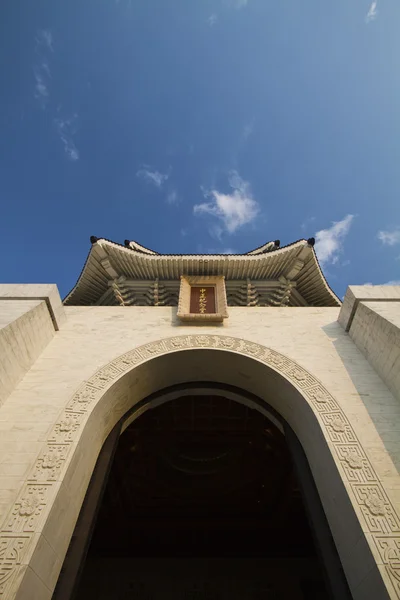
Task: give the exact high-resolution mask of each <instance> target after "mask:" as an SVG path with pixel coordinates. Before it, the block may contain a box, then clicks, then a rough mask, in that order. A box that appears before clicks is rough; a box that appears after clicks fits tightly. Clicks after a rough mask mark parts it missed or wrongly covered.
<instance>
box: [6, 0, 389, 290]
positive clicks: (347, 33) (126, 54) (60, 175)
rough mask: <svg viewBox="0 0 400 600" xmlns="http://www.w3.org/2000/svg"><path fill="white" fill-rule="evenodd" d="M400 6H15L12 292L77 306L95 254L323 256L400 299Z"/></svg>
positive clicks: (214, 0)
mask: <svg viewBox="0 0 400 600" xmlns="http://www.w3.org/2000/svg"><path fill="white" fill-rule="evenodd" d="M399 31H400V2H398V0H377V2H372V3H371V1H370V0H367V1H364V0H330V1H327V0H309V1H308V2H299V0H279V2H277V1H273V0H190V1H189V0H69V1H68V2H62V1H61V0H49V1H41V0H35V1H34V2H31V1H29V0H24V1H22V0H3V2H2V3H1V6H0V47H1V53H0V57H1V58H0V61H1V62H0V90H1V92H0V108H1V110H0V140H1V143H0V202H1V213H0V214H1V217H0V249H1V252H2V256H3V260H2V265H1V269H0V280H1V281H3V282H55V283H57V284H58V286H59V289H60V292H61V294H62V295H65V294H66V293H67V292H68V291H69V290H70V289H71V287H72V286H73V285H74V283H75V281H76V279H77V277H78V275H79V273H80V270H81V268H82V266H83V263H84V261H85V258H86V255H87V252H88V250H89V247H90V243H89V237H90V235H96V236H98V237H106V238H109V239H111V240H113V241H118V242H121V243H123V241H124V240H125V239H134V240H137V241H138V242H140V243H141V244H143V245H145V246H148V247H150V248H152V249H154V250H157V251H159V252H167V253H172V252H177V253H185V252H192V253H193V252H226V251H231V252H246V251H248V250H251V249H254V248H255V247H257V246H259V245H261V244H263V243H264V242H266V241H268V240H271V239H272V240H274V239H280V240H281V244H282V245H283V244H287V243H290V242H293V241H295V240H297V239H300V238H303V237H305V238H308V237H310V236H315V237H316V239H317V245H316V249H317V254H318V256H319V258H320V261H321V263H322V265H323V268H324V272H325V273H326V276H327V278H328V281H329V283H330V285H331V286H332V288H333V289H334V290H335V292H336V293H337V294H338V295H339V296H342V295H343V294H344V292H345V289H346V287H347V285H348V284H363V283H367V282H368V283H374V284H378V283H379V284H380V283H387V282H389V281H399V280H400V168H399V166H400V165H399V162H400V68H399V67H400V65H399V61H400V35H399Z"/></svg>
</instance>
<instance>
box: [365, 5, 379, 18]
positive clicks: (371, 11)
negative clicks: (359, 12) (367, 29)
mask: <svg viewBox="0 0 400 600" xmlns="http://www.w3.org/2000/svg"><path fill="white" fill-rule="evenodd" d="M377 4H378V2H377V1H374V2H372V4H371V6H370V7H369V10H368V12H367V14H366V17H365V21H366V22H367V23H371V21H375V19H376V17H377V16H378V9H377Z"/></svg>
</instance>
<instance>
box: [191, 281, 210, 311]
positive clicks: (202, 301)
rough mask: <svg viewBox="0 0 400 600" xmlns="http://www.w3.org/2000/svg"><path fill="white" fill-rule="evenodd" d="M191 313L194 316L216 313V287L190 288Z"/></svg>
mask: <svg viewBox="0 0 400 600" xmlns="http://www.w3.org/2000/svg"><path fill="white" fill-rule="evenodd" d="M190 312H191V313H192V314H201V315H203V314H206V313H207V314H210V313H215V287H214V286H194V285H192V286H191V287H190Z"/></svg>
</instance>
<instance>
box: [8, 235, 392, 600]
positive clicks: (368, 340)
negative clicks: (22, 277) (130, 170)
mask: <svg viewBox="0 0 400 600" xmlns="http://www.w3.org/2000/svg"><path fill="white" fill-rule="evenodd" d="M142 241H143V242H144V243H145V240H142ZM68 243H72V242H71V241H69V242H68ZM314 244H315V240H314V239H313V238H309V239H300V240H298V241H295V242H293V243H291V244H288V245H281V244H280V241H279V240H275V241H270V242H267V243H265V244H264V245H263V246H261V247H259V248H256V249H250V250H249V251H248V252H247V253H245V254H186V255H178V254H160V253H158V252H157V251H156V250H151V249H149V248H147V247H145V246H143V245H141V244H140V243H138V242H136V241H131V240H125V242H124V243H116V242H113V241H110V240H108V239H105V238H97V237H94V236H92V237H91V238H90V246H89V253H88V256H87V258H86V261H85V257H84V256H83V257H82V271H81V273H80V275H79V276H78V273H77V281H76V284H75V286H74V287H73V289H72V290H71V291H70V292H69V293H68V294H67V296H66V297H65V298H64V299H63V300H62V299H61V298H60V294H59V291H58V288H57V285H56V284H54V283H49V284H46V283H38V284H24V283H20V284H6V283H4V284H1V285H0V598H1V600H51V599H53V600H73V599H74V600H325V599H327V600H351V599H353V600H385V599H389V598H390V599H400V476H399V468H400V286H399V287H396V286H369V285H366V286H352V285H350V286H349V287H348V288H347V291H346V294H345V296H344V298H338V297H337V296H336V294H335V293H334V292H333V291H332V289H331V288H330V286H329V285H328V283H327V280H326V278H325V275H324V273H323V272H322V270H321V267H320V265H319V262H318V259H317V255H316V253H315V250H314ZM84 261H85V262H84ZM61 269H62V265H60V270H61Z"/></svg>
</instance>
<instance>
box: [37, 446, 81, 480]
mask: <svg viewBox="0 0 400 600" xmlns="http://www.w3.org/2000/svg"><path fill="white" fill-rule="evenodd" d="M50 442H51V440H50ZM70 448H71V446H70V445H67V444H65V445H61V444H58V445H51V443H49V444H47V445H46V447H45V448H44V449H43V451H42V453H41V454H40V455H39V458H38V459H37V461H36V464H35V466H34V468H33V472H32V474H31V475H30V477H29V478H28V479H29V480H32V481H57V479H58V477H59V475H60V472H61V468H62V466H63V464H64V462H65V459H66V457H67V454H68V451H69V449H70Z"/></svg>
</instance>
